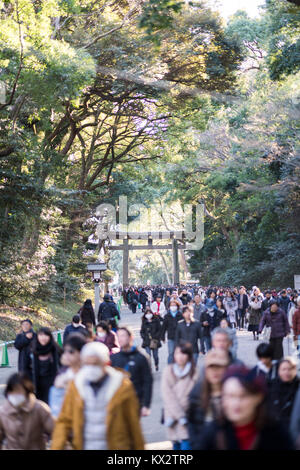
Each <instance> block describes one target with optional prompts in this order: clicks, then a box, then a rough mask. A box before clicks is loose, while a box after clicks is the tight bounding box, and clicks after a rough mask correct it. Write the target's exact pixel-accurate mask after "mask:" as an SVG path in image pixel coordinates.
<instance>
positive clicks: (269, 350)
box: [256, 343, 274, 359]
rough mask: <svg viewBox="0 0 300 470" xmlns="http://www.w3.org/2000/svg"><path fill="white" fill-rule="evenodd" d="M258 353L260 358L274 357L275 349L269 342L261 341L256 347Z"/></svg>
mask: <svg viewBox="0 0 300 470" xmlns="http://www.w3.org/2000/svg"><path fill="white" fill-rule="evenodd" d="M256 355H257V357H258V358H259V359H260V358H261V357H269V358H271V359H273V355H274V349H273V346H272V345H271V344H269V343H261V344H259V345H258V346H257V348H256Z"/></svg>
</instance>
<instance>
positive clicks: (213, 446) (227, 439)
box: [197, 420, 294, 451]
mask: <svg viewBox="0 0 300 470" xmlns="http://www.w3.org/2000/svg"><path fill="white" fill-rule="evenodd" d="M197 449H199V450H240V448H239V444H238V440H237V438H236V436H235V431H234V428H233V426H232V424H231V423H230V422H229V421H227V420H226V421H224V422H222V423H220V422H218V421H213V422H212V423H210V424H207V425H206V426H205V428H203V432H202V433H201V436H200V438H199V444H198V447H197ZM253 450H275V451H278V450H294V444H293V442H292V440H291V437H290V435H289V433H288V432H287V431H286V430H285V429H284V427H282V425H281V424H280V423H266V424H265V425H264V426H263V428H262V429H261V430H260V431H259V433H258V437H257V440H256V442H255V444H254V449H253Z"/></svg>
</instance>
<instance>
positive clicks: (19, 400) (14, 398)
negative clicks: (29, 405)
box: [7, 393, 26, 408]
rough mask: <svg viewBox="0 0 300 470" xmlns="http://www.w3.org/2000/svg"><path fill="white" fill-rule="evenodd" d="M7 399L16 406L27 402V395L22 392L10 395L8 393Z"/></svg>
mask: <svg viewBox="0 0 300 470" xmlns="http://www.w3.org/2000/svg"><path fill="white" fill-rule="evenodd" d="M7 399H8V401H9V402H10V404H11V405H12V406H14V407H15V408H18V407H19V406H22V405H24V403H25V402H26V397H25V395H23V394H22V393H10V394H9V395H7Z"/></svg>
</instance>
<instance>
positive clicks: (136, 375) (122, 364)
mask: <svg viewBox="0 0 300 470" xmlns="http://www.w3.org/2000/svg"><path fill="white" fill-rule="evenodd" d="M111 365H112V367H119V368H120V369H124V370H126V371H127V372H129V374H130V380H131V381H132V383H133V385H134V388H135V391H136V393H137V396H138V398H139V401H140V406H141V407H143V406H146V407H147V408H150V403H151V398H152V381H153V379H152V374H151V368H150V363H149V359H148V357H147V356H146V355H145V354H144V353H142V352H141V351H139V349H138V348H136V347H135V346H133V347H132V348H131V350H130V351H122V350H121V351H120V352H118V353H117V354H113V355H112V356H111Z"/></svg>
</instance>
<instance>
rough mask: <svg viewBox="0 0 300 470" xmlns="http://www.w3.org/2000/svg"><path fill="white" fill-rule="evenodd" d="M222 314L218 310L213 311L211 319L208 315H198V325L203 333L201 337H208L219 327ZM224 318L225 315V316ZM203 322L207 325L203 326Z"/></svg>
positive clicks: (204, 313) (206, 313) (203, 313)
mask: <svg viewBox="0 0 300 470" xmlns="http://www.w3.org/2000/svg"><path fill="white" fill-rule="evenodd" d="M222 316H223V314H222V312H220V310H217V309H214V315H213V316H212V317H211V316H210V315H209V313H208V312H207V311H206V312H202V313H201V315H200V323H201V328H202V332H203V336H210V333H211V332H212V330H213V329H214V328H217V326H219V325H220V321H221V319H222ZM225 318H226V314H225ZM204 322H208V325H203V323H204Z"/></svg>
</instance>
